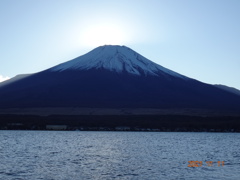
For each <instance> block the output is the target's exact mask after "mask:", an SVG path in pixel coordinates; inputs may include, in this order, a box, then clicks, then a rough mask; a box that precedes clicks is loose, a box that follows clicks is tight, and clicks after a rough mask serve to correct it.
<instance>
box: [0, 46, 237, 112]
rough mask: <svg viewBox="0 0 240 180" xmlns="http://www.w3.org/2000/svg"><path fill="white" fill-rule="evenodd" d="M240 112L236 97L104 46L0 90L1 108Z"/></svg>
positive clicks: (124, 50) (126, 51)
mask: <svg viewBox="0 0 240 180" xmlns="http://www.w3.org/2000/svg"><path fill="white" fill-rule="evenodd" d="M43 107H62V108H69V107H70V108H72V107H79V108H146V109H151V108H155V109H166V108H167V109H176V108H177V109H189V108H190V109H209V110H219V111H223V110H224V111H225V110H226V111H227V110H230V111H238V112H239V110H240V96H238V95H236V94H234V93H231V92H228V91H225V90H224V89H221V88H218V87H215V86H214V85H210V84H206V83H203V82H200V81H197V80H195V79H192V78H189V77H186V76H184V75H181V74H179V73H177V72H174V71H171V70H169V69H167V68H164V67H162V66H160V65H158V64H156V63H154V62H152V61H150V60H148V59H147V58H145V57H143V56H142V55H140V54H138V53H137V52H135V51H133V50H132V49H130V48H128V47H125V46H112V45H105V46H100V47H97V48H96V49H93V50H92V51H90V52H89V53H87V54H85V55H83V56H80V57H77V58H75V59H73V60H70V61H68V62H65V63H62V64H59V65H57V66H54V67H52V68H49V69H46V70H44V71H41V72H38V73H35V74H31V75H28V76H23V77H21V78H18V79H16V80H14V81H10V80H9V83H6V82H5V83H4V84H3V85H0V108H43Z"/></svg>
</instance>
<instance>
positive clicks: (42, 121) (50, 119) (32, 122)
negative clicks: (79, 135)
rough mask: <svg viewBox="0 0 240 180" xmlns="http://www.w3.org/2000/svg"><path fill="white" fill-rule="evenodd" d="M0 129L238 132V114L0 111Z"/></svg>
mask: <svg viewBox="0 0 240 180" xmlns="http://www.w3.org/2000/svg"><path fill="white" fill-rule="evenodd" d="M0 130H66V131H76V130H80V131H151V132H240V116H214V117H210V116H208V117H204V116H189V115H188V116H187V115H49V116H39V115H16V114H15V115H14V114H1V115H0Z"/></svg>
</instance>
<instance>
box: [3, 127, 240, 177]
mask: <svg viewBox="0 0 240 180" xmlns="http://www.w3.org/2000/svg"><path fill="white" fill-rule="evenodd" d="M0 143H1V144H0V179H1V180H2V179H4V180H28V179H32V180H39V179H43V180H81V179H104V180H105V179H121V180H122V179H123V180H125V179H136V180H139V179H143V180H146V179H164V180H165V179H166V180H171V179H173V180H175V179H182V180H185V179H204V180H205V179H208V180H216V179H218V180H228V179H229V180H235V179H236V180H239V179H240V133H196V132H194V133H192V132H184V133H181V132H94V131H92V132H87V131H75V132H73V131H0ZM188 161H201V162H198V163H197V165H198V167H188V166H193V164H192V163H189V162H188ZM207 161H212V164H211V163H210V162H208V163H207ZM223 161H224V165H223V164H222V163H223ZM201 163H202V165H201ZM218 163H219V164H218ZM195 164H196V162H195Z"/></svg>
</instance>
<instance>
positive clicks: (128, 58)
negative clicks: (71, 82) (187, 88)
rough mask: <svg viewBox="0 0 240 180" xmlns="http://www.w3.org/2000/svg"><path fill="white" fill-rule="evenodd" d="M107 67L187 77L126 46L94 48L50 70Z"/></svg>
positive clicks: (139, 73)
mask: <svg viewBox="0 0 240 180" xmlns="http://www.w3.org/2000/svg"><path fill="white" fill-rule="evenodd" d="M101 68H103V69H107V70H110V71H115V72H123V71H126V72H128V73H131V74H134V75H141V74H142V73H144V74H145V75H153V76H158V75H159V74H162V73H167V74H168V75H171V76H175V77H180V78H184V79H185V78H187V77H185V76H183V75H181V74H178V73H176V72H174V71H171V70H169V69H167V68H164V67H162V66H160V65H158V64H156V63H154V62H152V61H150V60H148V59H147V58H145V57H143V56H142V55H140V54H138V53H137V52H135V51H133V50H132V49H130V48H128V47H126V46H113V45H105V46H100V47H98V48H95V49H93V50H92V51H90V52H89V53H87V54H85V55H83V56H80V57H77V58H75V59H73V60H71V61H68V62H65V63H62V64H59V65H57V66H55V67H53V68H51V69H50V71H65V70H89V69H101Z"/></svg>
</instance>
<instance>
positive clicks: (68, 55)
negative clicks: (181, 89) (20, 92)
mask: <svg viewBox="0 0 240 180" xmlns="http://www.w3.org/2000/svg"><path fill="white" fill-rule="evenodd" d="M239 9H240V1H239V0H121V1H118V0H88V1H81V0H21V1H19V0H2V1H0V22H1V28H0V39H1V41H0V80H1V79H3V78H5V77H13V76H15V75H17V74H24V73H34V72H38V71H42V70H44V69H47V68H49V67H52V66H54V65H57V64H59V63H62V62H65V61H68V60H70V59H73V58H75V57H77V56H80V55H82V54H84V53H87V52H88V51H90V50H92V49H93V48H95V47H96V46H99V45H104V44H119V45H126V46H128V47H130V48H132V49H133V50H135V51H137V52H138V53H140V54H142V55H143V56H145V57H146V58H148V59H150V60H152V61H154V62H156V63H158V64H160V65H162V66H164V67H166V68H169V69H171V70H173V71H176V72H178V73H181V74H183V75H185V76H188V77H192V78H195V79H197V80H200V81H203V82H206V83H210V84H224V85H228V86H231V87H235V88H238V89H240V11H239Z"/></svg>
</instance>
